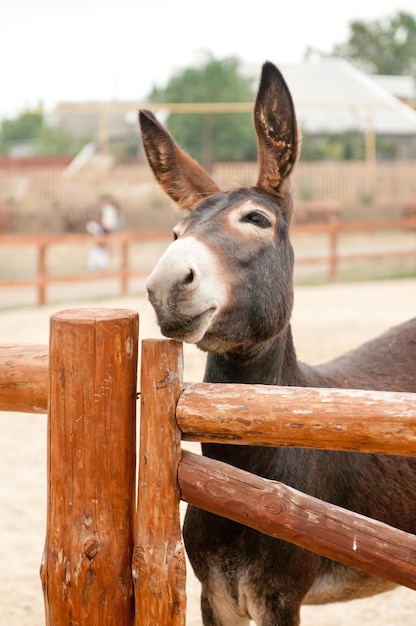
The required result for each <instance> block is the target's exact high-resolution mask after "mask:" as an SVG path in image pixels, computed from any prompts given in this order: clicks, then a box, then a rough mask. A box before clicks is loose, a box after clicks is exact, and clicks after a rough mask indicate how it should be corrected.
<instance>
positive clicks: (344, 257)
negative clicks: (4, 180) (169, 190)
mask: <svg viewBox="0 0 416 626" xmlns="http://www.w3.org/2000/svg"><path fill="white" fill-rule="evenodd" d="M393 230H397V231H409V230H415V231H416V217H415V216H413V217H406V218H401V219H395V220H377V221H368V222H362V221H360V222H343V221H340V220H338V219H331V220H329V221H327V222H321V223H312V224H294V225H293V226H292V229H291V232H292V235H293V236H296V235H319V234H324V235H326V236H327V237H328V247H327V250H326V252H325V253H324V254H322V253H319V254H315V255H314V256H297V258H296V264H297V266H308V265H317V264H321V265H322V264H323V265H324V266H326V267H327V274H328V280H329V281H331V282H335V281H337V280H338V277H339V268H340V265H341V264H342V263H344V262H350V261H358V260H367V261H368V260H374V259H394V258H396V259H397V258H415V259H416V241H415V245H414V246H413V247H412V248H411V249H409V248H407V249H405V250H402V249H397V248H396V249H394V250H391V249H390V250H382V251H380V250H379V251H376V252H374V251H373V252H372V251H365V252H363V251H361V252H357V251H355V252H352V253H348V254H346V253H342V252H341V250H340V238H341V236H342V235H343V234H346V233H375V232H377V231H393ZM171 238H172V235H171V233H170V232H164V231H153V232H146V233H134V232H121V233H117V234H114V235H106V236H102V237H96V238H93V237H91V236H90V235H84V234H60V235H57V234H56V235H54V234H38V235H23V234H9V235H0V247H1V246H10V247H11V246H13V247H18V248H19V247H22V248H23V246H34V247H35V249H36V257H37V261H36V264H35V265H36V269H35V275H34V276H30V277H24V278H4V277H3V278H0V289H1V288H2V287H3V288H6V287H13V288H15V287H16V288H19V287H34V288H36V289H37V300H38V304H39V305H44V304H46V303H47V301H48V287H49V285H52V284H57V283H63V284H64V283H68V282H87V281H101V280H108V279H117V280H118V281H119V283H120V295H122V296H124V295H127V294H128V293H129V291H130V285H129V283H130V280H131V279H132V278H135V277H142V278H145V277H146V276H147V275H148V274H149V273H150V267H146V266H141V267H132V262H131V255H130V250H131V246H132V245H134V244H136V243H145V242H155V241H159V242H160V241H170V240H171ZM96 243H102V244H104V245H108V246H111V247H112V248H115V247H118V248H119V250H120V254H119V255H118V256H119V259H120V261H119V263H118V265H117V267H114V268H113V269H110V270H101V271H90V272H85V271H83V272H81V273H66V274H54V273H52V272H51V270H50V268H49V265H48V262H47V259H48V252H49V251H50V249H51V248H52V247H53V246H64V245H65V246H70V247H71V248H73V249H74V250H75V249H76V246H87V245H90V246H91V245H93V244H96ZM14 255H15V257H16V258H17V257H18V254H17V253H16V250H14Z"/></svg>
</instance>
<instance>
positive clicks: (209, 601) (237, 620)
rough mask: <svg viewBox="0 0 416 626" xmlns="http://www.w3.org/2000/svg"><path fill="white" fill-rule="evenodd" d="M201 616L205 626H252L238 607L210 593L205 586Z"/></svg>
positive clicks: (202, 595) (202, 594)
mask: <svg viewBox="0 0 416 626" xmlns="http://www.w3.org/2000/svg"><path fill="white" fill-rule="evenodd" d="M201 614H202V623H203V624H204V626H250V619H249V618H248V617H247V616H245V615H242V614H241V612H240V611H238V609H237V607H236V606H235V605H234V604H233V603H232V602H229V601H227V600H226V599H225V596H223V597H221V598H219V597H218V595H217V594H215V593H214V594H212V593H209V592H208V591H207V590H206V589H204V586H203V587H202V593H201Z"/></svg>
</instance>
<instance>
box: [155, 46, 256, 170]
mask: <svg viewBox="0 0 416 626" xmlns="http://www.w3.org/2000/svg"><path fill="white" fill-rule="evenodd" d="M253 98H254V92H253V80H252V79H251V78H247V77H245V76H243V75H242V74H241V73H240V71H239V61H238V60H237V59H236V58H235V57H229V58H225V59H216V58H214V57H213V56H212V55H211V54H209V53H207V54H206V58H205V62H204V63H203V64H202V65H201V66H200V67H195V68H187V69H185V70H183V71H180V72H178V73H177V74H176V75H175V76H173V77H172V78H171V79H170V81H169V82H168V84H167V86H166V87H165V88H158V87H154V88H153V89H152V91H151V93H150V94H149V96H148V101H149V102H251V101H252V100H253ZM167 126H168V128H169V130H170V132H171V133H172V134H173V135H174V136H175V139H176V140H177V141H178V143H179V144H180V145H181V146H182V147H183V148H184V149H185V150H186V151H187V152H189V153H190V154H192V156H193V157H194V158H195V159H196V160H198V161H199V162H200V163H202V165H203V166H204V167H205V168H206V169H207V170H208V171H210V170H211V168H212V163H213V162H214V161H251V160H255V159H256V157H257V144H256V139H255V133H254V127H253V123H252V115H251V113H232V114H229V113H211V114H196V113H194V114H171V115H170V116H169V118H168V120H167Z"/></svg>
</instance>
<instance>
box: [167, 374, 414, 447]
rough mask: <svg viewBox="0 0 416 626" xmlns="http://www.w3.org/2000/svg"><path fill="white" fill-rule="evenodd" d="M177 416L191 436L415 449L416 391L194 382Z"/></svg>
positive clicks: (292, 444) (208, 439) (274, 443)
mask: <svg viewBox="0 0 416 626" xmlns="http://www.w3.org/2000/svg"><path fill="white" fill-rule="evenodd" d="M176 418H177V420H178V424H179V428H180V429H181V431H182V438H183V439H184V440H186V441H203V442H218V443H221V442H222V443H224V442H229V443H233V444H243V445H258V446H290V447H296V448H299V447H301V448H311V447H314V448H321V449H327V450H350V451H352V450H360V451H362V452H375V453H377V452H378V453H384V454H402V455H407V456H416V394H414V393H398V392H391V391H367V390H359V389H325V388H323V389H322V388H312V387H277V386H275V385H242V384H233V385H228V384H218V383H215V384H214V383H195V384H192V385H187V386H186V387H185V389H184V392H183V393H182V394H181V396H180V398H179V401H178V404H177V408H176Z"/></svg>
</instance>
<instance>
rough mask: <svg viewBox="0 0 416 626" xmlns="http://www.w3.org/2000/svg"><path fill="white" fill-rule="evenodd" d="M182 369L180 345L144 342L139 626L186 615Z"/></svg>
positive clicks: (180, 621) (176, 625) (173, 624)
mask: <svg viewBox="0 0 416 626" xmlns="http://www.w3.org/2000/svg"><path fill="white" fill-rule="evenodd" d="M182 372H183V360H182V344H180V343H178V342H176V341H167V340H147V341H143V344H142V376H141V391H140V393H141V411H140V464H139V486H138V503H139V508H138V517H137V540H136V546H135V553H134V558H133V580H134V585H135V600H136V619H135V626H168V625H169V626H184V624H185V619H186V616H185V613H186V591H185V586H186V585H185V583H186V572H185V567H186V566H185V552H184V548H183V542H182V534H181V527H180V517H179V503H180V493H179V488H178V481H177V472H178V466H179V462H180V458H181V433H180V430H179V428H178V425H177V423H176V418H175V412H176V403H177V400H178V398H179V395H180V393H181V391H182V384H183V383H182Z"/></svg>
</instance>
